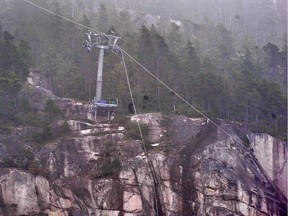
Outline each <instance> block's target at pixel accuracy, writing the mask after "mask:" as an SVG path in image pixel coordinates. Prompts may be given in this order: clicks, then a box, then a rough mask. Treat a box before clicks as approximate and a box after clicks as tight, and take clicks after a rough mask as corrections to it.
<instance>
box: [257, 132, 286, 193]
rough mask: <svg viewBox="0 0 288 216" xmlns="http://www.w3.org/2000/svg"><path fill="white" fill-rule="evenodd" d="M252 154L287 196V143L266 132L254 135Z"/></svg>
mask: <svg viewBox="0 0 288 216" xmlns="http://www.w3.org/2000/svg"><path fill="white" fill-rule="evenodd" d="M252 146H253V150H254V155H255V157H256V158H257V160H258V162H259V163H260V165H261V166H262V167H263V169H264V170H265V172H266V173H267V174H268V176H269V177H270V178H271V180H272V181H273V182H274V183H275V184H276V185H277V187H278V188H279V189H280V190H281V192H282V193H283V195H285V197H286V198H287V193H288V192H287V190H288V188H287V159H288V158H287V143H286V142H284V141H282V140H279V139H276V138H274V137H272V136H270V135H268V134H257V135H254V140H253V142H252Z"/></svg>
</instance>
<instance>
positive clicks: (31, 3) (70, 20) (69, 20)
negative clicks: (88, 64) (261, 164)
mask: <svg viewBox="0 0 288 216" xmlns="http://www.w3.org/2000/svg"><path fill="white" fill-rule="evenodd" d="M23 1H24V2H26V3H28V4H30V5H33V6H35V7H37V8H39V9H41V10H44V11H46V12H47V13H50V14H53V15H55V16H57V17H59V18H62V19H64V20H66V21H68V22H72V23H74V24H75V25H79V26H81V27H84V28H87V29H89V30H92V31H94V32H97V33H99V34H104V33H103V32H101V31H97V30H95V29H93V28H91V27H89V26H86V25H83V24H81V23H79V22H76V21H74V20H72V19H69V18H67V17H64V16H62V15H59V14H57V13H55V12H53V11H50V10H48V9H46V8H44V7H41V6H39V5H37V4H35V3H33V2H31V1H29V0H23ZM119 48H120V47H119ZM120 50H121V51H122V52H123V53H125V54H126V55H127V56H128V57H129V58H131V59H132V60H133V61H134V62H135V63H136V64H138V65H139V66H140V67H141V68H142V69H143V70H145V71H146V72H147V73H148V74H150V76H152V77H153V78H154V79H156V80H157V81H158V82H160V83H161V84H162V85H163V86H165V87H166V88H167V89H169V90H170V91H172V92H174V93H175V95H176V96H177V97H178V98H180V99H181V100H182V101H183V102H185V103H186V104H187V105H188V106H189V107H191V108H192V109H194V110H195V111H196V112H198V113H199V114H200V115H202V116H203V117H204V118H206V119H207V120H209V121H210V122H211V123H212V124H214V125H215V126H216V127H217V128H219V129H220V130H221V131H223V132H224V133H225V134H227V135H228V136H229V137H230V138H231V139H232V140H233V141H235V142H239V141H237V140H235V139H234V137H233V136H232V135H231V134H230V133H228V132H227V131H226V130H224V129H223V128H222V127H221V126H219V125H218V124H216V123H215V122H214V121H213V120H211V119H210V118H209V117H208V116H206V115H205V114H204V113H202V112H201V111H200V110H198V109H197V108H196V107H194V106H193V105H192V104H191V103H189V102H188V101H187V100H185V99H184V98H183V97H182V96H181V95H179V94H178V93H177V92H175V91H174V90H173V89H172V88H170V87H169V86H168V85H167V84H166V83H164V82H163V81H162V80H160V79H159V78H158V77H156V76H155V75H154V74H153V73H152V72H150V71H149V70H148V69H147V68H145V67H144V66H143V65H142V64H141V63H140V62H139V61H137V60H136V59H135V58H133V56H131V55H130V54H129V53H127V52H126V51H125V50H123V49H122V48H120ZM239 143H240V144H241V145H242V146H243V147H244V148H245V149H246V150H248V151H250V152H252V151H251V150H250V149H248V148H247V147H246V146H244V145H243V144H242V143H241V142H239Z"/></svg>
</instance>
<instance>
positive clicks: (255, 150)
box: [0, 100, 287, 216]
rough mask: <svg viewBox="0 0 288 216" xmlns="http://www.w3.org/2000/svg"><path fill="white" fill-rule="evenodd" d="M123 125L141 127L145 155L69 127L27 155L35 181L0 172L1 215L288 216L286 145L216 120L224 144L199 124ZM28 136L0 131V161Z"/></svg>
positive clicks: (77, 125)
mask: <svg viewBox="0 0 288 216" xmlns="http://www.w3.org/2000/svg"><path fill="white" fill-rule="evenodd" d="M61 103H62V105H61V107H62V108H63V110H65V109H68V114H67V115H65V116H71V115H73V112H74V111H73V112H72V111H71V110H69V109H70V108H71V107H70V108H69V106H70V105H71V103H72V102H71V101H66V102H65V101H64V100H62V101H61ZM65 103H68V105H69V104H70V105H69V106H68V105H67V106H66V105H65ZM79 106H80V105H79ZM67 107H68V108H67ZM75 109H76V108H75ZM77 109H78V108H77ZM75 112H78V114H77V116H82V114H83V113H82V114H81V113H79V112H81V109H79V110H76V111H75ZM131 120H132V121H137V122H139V123H141V124H146V125H148V133H147V140H149V141H150V143H152V144H154V145H151V146H150V147H149V150H148V155H146V154H144V152H143V148H142V142H141V141H140V140H139V139H138V140H137V139H136V138H135V139H134V138H133V137H127V136H126V125H125V124H123V125H120V124H116V123H110V124H108V123H107V124H98V123H93V122H89V123H87V122H84V121H81V120H68V121H67V122H68V125H69V127H70V130H71V131H72V132H71V136H67V137H64V138H62V139H59V140H54V141H53V142H50V143H47V144H46V145H44V146H43V147H41V149H36V150H34V149H33V148H32V147H31V149H32V150H33V154H34V156H35V158H36V159H37V162H38V163H39V167H40V168H41V172H40V173H38V174H37V175H36V174H35V173H34V174H32V173H29V169H28V170H23V169H22V170H20V169H19V168H15V167H14V168H0V215H5V216H6V215H7V216H10V215H13V216H14V215H15V216H18V215H19V216H20V215H57V216H59V215H63V216H64V215H65V216H67V215H73V216H76V215H85V216H86V215H88V216H92V215H99V216H104V215H105V216H120V215H121V216H150V215H151V216H152V215H156V211H158V213H159V212H160V215H161V216H164V215H165V216H179V215H182V216H188V215H189V216H191V215H197V216H198V215H226V216H227V215H239V216H240V215H248V216H250V215H251V216H252V215H277V216H278V215H280V216H281V215H287V206H286V203H287V198H286V196H287V194H285V191H287V188H286V184H284V183H285V182H286V183H287V173H286V172H287V171H284V170H285V169H286V168H287V144H286V143H284V142H282V141H280V140H277V139H276V138H273V137H271V136H269V135H264V134H262V135H259V134H252V133H251V132H249V133H247V132H245V131H244V130H242V129H241V127H240V126H239V125H235V124H233V123H230V122H225V121H223V120H221V119H216V120H215V121H214V122H216V123H217V125H219V126H220V127H222V128H224V129H225V131H227V132H229V134H230V135H231V136H232V137H233V139H232V138H231V137H230V136H228V135H227V134H226V133H224V132H223V131H222V130H220V129H219V128H218V127H216V126H215V125H214V124H212V123H211V122H209V121H206V120H205V119H201V118H197V119H196V118H195V119H193V118H187V117H185V116H177V115H172V116H165V115H163V114H160V113H146V114H139V115H137V116H132V117H131ZM55 125H56V124H55ZM31 130H32V129H31V128H29V129H21V130H20V129H17V130H16V129H14V130H12V132H11V131H10V132H9V133H8V132H7V131H6V132H5V131H0V143H1V149H3V154H0V157H1V160H2V161H3V160H4V159H5V157H7V156H9V155H12V154H13V152H14V153H15V152H17V151H19V146H21V145H23V146H24V145H25V146H26V145H27V146H28V147H29V143H28V142H26V141H25V139H24V138H23V137H26V136H27V133H28V132H27V131H31ZM21 131H22V132H21ZM243 137H244V138H245V137H246V138H245V139H244V138H243ZM22 138H23V139H22ZM16 140H17V141H16ZM243 140H244V141H245V143H244V141H243ZM14 141H15V142H14ZM285 164H286V165H285ZM286 170H287V169H286ZM152 172H153V173H152ZM285 175H286V176H285Z"/></svg>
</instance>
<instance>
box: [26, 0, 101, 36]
mask: <svg viewBox="0 0 288 216" xmlns="http://www.w3.org/2000/svg"><path fill="white" fill-rule="evenodd" d="M23 1H24V2H26V3H28V4H30V5H33V6H35V7H37V8H39V9H41V10H44V11H46V12H47V13H50V14H53V15H55V16H57V17H59V18H62V19H64V20H66V21H68V22H72V23H74V24H75V25H79V26H81V27H84V28H87V29H89V30H91V31H94V32H97V33H101V34H103V32H100V31H97V30H95V29H92V28H91V27H89V26H86V25H83V24H81V23H79V22H76V21H74V20H72V19H69V18H67V17H64V16H62V15H59V14H57V13H55V12H53V11H51V10H48V9H46V8H44V7H41V6H39V5H37V4H35V3H33V2H31V1H28V0H23Z"/></svg>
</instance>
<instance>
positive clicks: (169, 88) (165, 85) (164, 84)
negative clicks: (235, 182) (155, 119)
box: [121, 48, 233, 139]
mask: <svg viewBox="0 0 288 216" xmlns="http://www.w3.org/2000/svg"><path fill="white" fill-rule="evenodd" d="M121 51H122V52H123V53H125V54H126V55H127V56H128V57H129V58H131V59H132V60H133V61H134V62H135V63H136V64H138V65H139V66H140V67H141V68H142V69H143V70H145V71H146V72H147V73H148V74H149V75H150V76H152V77H153V78H154V79H156V80H157V81H158V82H160V83H161V84H162V85H163V86H164V87H166V88H167V89H168V90H170V91H171V92H173V93H174V94H175V95H176V96H177V97H178V98H180V99H181V100H182V101H183V102H185V103H186V104H187V105H188V106H190V107H191V108H192V109H194V110H195V111H196V112H198V113H199V114H200V115H202V116H203V117H204V118H206V119H207V120H209V121H211V123H212V124H214V125H215V126H216V127H217V128H219V129H220V130H222V131H223V132H224V133H225V134H227V135H228V136H229V137H231V138H232V139H233V136H232V135H231V134H229V133H228V132H227V131H225V130H224V129H223V128H222V127H220V126H219V125H218V124H216V123H215V122H214V121H212V120H211V119H210V118H209V117H208V116H206V115H205V114H204V113H202V112H201V111H200V110H198V109H197V108H196V107H194V106H193V105H192V104H191V103H189V102H188V101H187V100H185V99H184V98H183V97H182V96H181V95H179V94H178V93H177V92H175V91H174V90H173V89H172V88H171V87H169V86H168V85H167V84H166V83H164V82H163V81H162V80H160V79H159V78H158V77H157V76H155V75H154V74H153V73H152V72H151V71H149V70H148V69H147V68H146V67H144V66H143V65H142V64H141V63H140V62H139V61H137V60H136V59H135V58H133V56H131V55H130V54H129V53H127V52H126V51H125V50H123V49H122V48H121Z"/></svg>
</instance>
